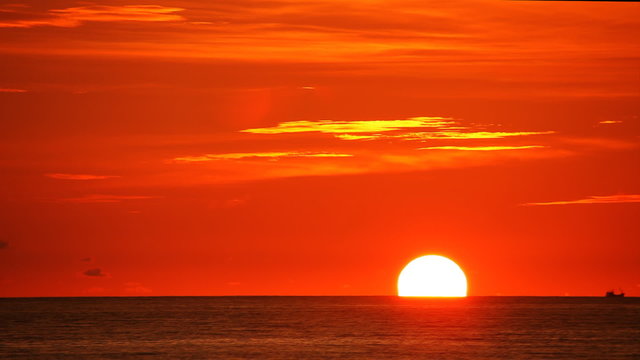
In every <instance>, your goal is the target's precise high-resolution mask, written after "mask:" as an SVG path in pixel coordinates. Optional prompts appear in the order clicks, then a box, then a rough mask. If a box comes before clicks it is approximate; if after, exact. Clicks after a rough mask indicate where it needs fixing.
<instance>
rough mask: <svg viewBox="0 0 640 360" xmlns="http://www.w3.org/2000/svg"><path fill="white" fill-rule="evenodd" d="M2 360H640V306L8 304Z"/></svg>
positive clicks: (560, 301) (592, 301)
mask: <svg viewBox="0 0 640 360" xmlns="http://www.w3.org/2000/svg"><path fill="white" fill-rule="evenodd" d="M0 358H2V359H34V360H38V359H87V360H90V359H640V298H624V299H607V298H577V297H562V298H559V297H469V298H464V299H403V298H397V297H156V298H47V299H44V298H42V299H0Z"/></svg>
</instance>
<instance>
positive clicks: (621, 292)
mask: <svg viewBox="0 0 640 360" xmlns="http://www.w3.org/2000/svg"><path fill="white" fill-rule="evenodd" d="M605 297H624V292H623V291H622V290H620V293H619V294H616V292H615V291H614V290H611V291H607V293H606V294H605Z"/></svg>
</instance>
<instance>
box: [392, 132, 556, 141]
mask: <svg viewBox="0 0 640 360" xmlns="http://www.w3.org/2000/svg"><path fill="white" fill-rule="evenodd" d="M554 133H555V131H514V132H505V131H475V132H462V131H436V132H419V133H410V134H403V135H400V136H398V137H400V138H402V139H405V140H425V139H502V138H506V137H513V136H529V135H548V134H554Z"/></svg>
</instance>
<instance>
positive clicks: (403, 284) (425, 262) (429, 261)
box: [398, 255, 467, 297]
mask: <svg viewBox="0 0 640 360" xmlns="http://www.w3.org/2000/svg"><path fill="white" fill-rule="evenodd" d="M398 296H431V297H465V296H467V277H466V276H465V275H464V271H462V269H461V268H460V266H458V264H456V263H455V262H453V261H452V260H450V259H448V258H446V257H444V256H440V255H426V256H421V257H419V258H417V259H414V260H412V261H411V262H410V263H408V264H407V266H405V267H404V269H402V271H401V272H400V276H398Z"/></svg>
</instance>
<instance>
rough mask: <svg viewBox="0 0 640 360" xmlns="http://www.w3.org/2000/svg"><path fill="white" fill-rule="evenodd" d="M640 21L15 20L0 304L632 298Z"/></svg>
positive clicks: (314, 11) (556, 8)
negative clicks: (442, 272) (412, 280)
mask: <svg viewBox="0 0 640 360" xmlns="http://www.w3.org/2000/svg"><path fill="white" fill-rule="evenodd" d="M638 19H640V4H638V3H634V2H562V1H559V2H555V1H502V0H446V1H445V0H440V1H439V0H420V1H417V0H349V1H347V0H312V1H297V0H296V1H294V0H221V1H215V2H213V1H204V0H199V1H196V0H148V1H137V0H135V1H134V0H122V1H120V0H114V1H96V2H88V1H67V0H47V1H37V0H29V1H26V2H25V1H21V0H15V1H13V2H4V3H3V4H1V5H0V39H1V41H0V68H1V69H2V70H1V72H2V76H1V77H0V119H1V120H0V174H1V175H0V296H2V297H14V296H139V295H143V296H149V295H158V296H161V295H394V294H396V281H397V277H398V274H399V273H400V271H401V270H402V268H403V267H404V265H406V264H407V263H408V262H409V261H411V260H412V259H414V258H416V257H418V256H421V255H427V254H439V255H443V256H447V257H449V258H451V259H452V260H454V261H455V262H456V263H458V264H459V265H460V266H461V267H462V269H463V270H464V271H465V273H466V276H467V279H468V282H469V295H477V296H492V295H550V296H565V295H570V296H602V295H604V292H605V291H608V290H611V289H616V290H618V289H622V290H624V291H625V292H626V293H627V294H628V295H631V296H640V241H639V239H640V227H639V225H638V224H640V221H639V220H640V219H639V217H640V181H638V179H639V178H640V118H639V116H640V42H638V40H637V39H638V38H640V20H638Z"/></svg>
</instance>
